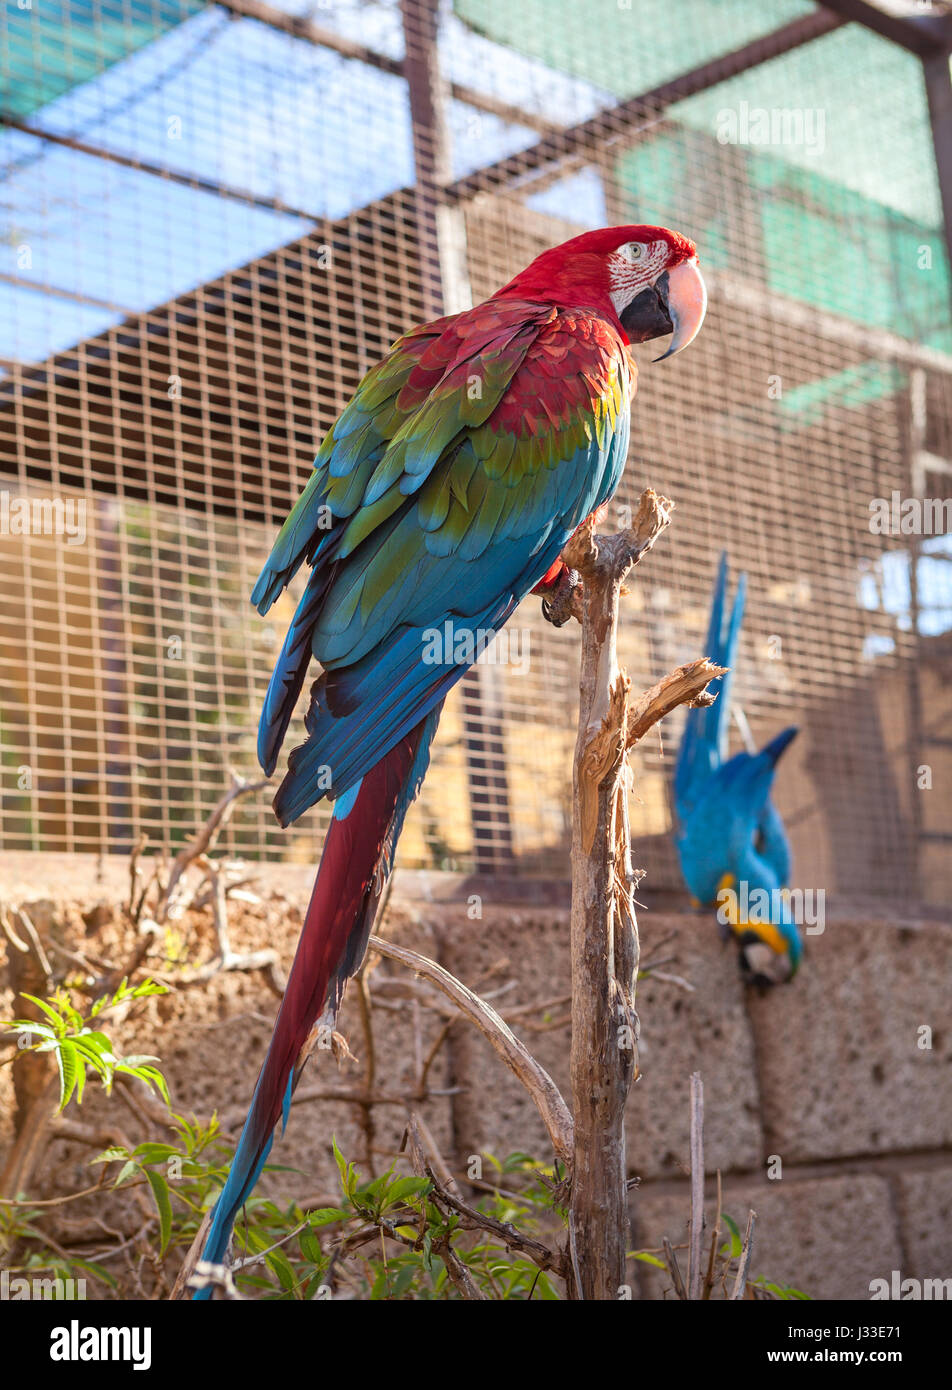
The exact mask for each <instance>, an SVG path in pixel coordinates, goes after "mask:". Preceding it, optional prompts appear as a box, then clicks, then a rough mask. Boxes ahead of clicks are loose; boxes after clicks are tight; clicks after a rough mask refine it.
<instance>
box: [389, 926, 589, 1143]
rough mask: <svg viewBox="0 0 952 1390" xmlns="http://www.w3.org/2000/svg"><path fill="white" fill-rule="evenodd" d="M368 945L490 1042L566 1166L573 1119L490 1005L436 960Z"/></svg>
mask: <svg viewBox="0 0 952 1390" xmlns="http://www.w3.org/2000/svg"><path fill="white" fill-rule="evenodd" d="M370 946H371V947H372V948H373V950H375V951H379V952H380V954H381V955H383V956H388V957H389V958H390V959H391V960H396V961H399V962H400V963H401V964H402V965H405V966H407V967H408V968H409V969H410V970H413V971H415V972H416V974H418V975H422V976H423V977H424V978H425V979H428V980H430V981H432V983H433V984H435V985H436V986H437V987H438V988H439V989H441V990H442V991H443V993H444V994H446V995H447V996H448V997H449V998H450V999H452V1000H453V1002H454V1004H456V1005H457V1006H458V1008H459V1010H460V1012H461V1013H462V1014H464V1015H465V1017H466V1018H468V1019H469V1020H470V1022H471V1023H474V1024H475V1025H476V1027H477V1028H478V1029H479V1030H480V1032H481V1033H482V1034H483V1035H484V1036H485V1037H486V1039H487V1040H488V1041H489V1043H490V1044H491V1046H492V1047H493V1049H494V1050H495V1052H496V1053H497V1054H498V1056H499V1057H501V1058H502V1060H503V1061H504V1062H505V1063H506V1066H507V1067H509V1069H510V1070H511V1071H512V1072H513V1073H514V1074H515V1075H516V1077H518V1079H519V1081H520V1082H521V1083H522V1085H523V1086H524V1087H525V1088H526V1090H527V1091H528V1092H529V1094H530V1095H531V1097H532V1099H533V1101H534V1103H535V1106H536V1109H537V1110H538V1111H539V1114H540V1115H541V1117H542V1122H543V1124H544V1125H545V1127H546V1130H547V1131H548V1135H549V1139H550V1141H551V1143H552V1148H553V1149H554V1151H555V1154H556V1157H557V1158H559V1159H560V1160H561V1161H562V1162H563V1163H568V1162H569V1160H570V1158H571V1154H572V1144H573V1141H572V1117H571V1115H570V1114H569V1111H568V1107H567V1106H566V1104H565V1101H564V1100H563V1099H562V1096H561V1093H560V1092H559V1089H558V1087H557V1086H556V1084H555V1082H554V1081H553V1080H552V1078H551V1077H550V1076H549V1074H548V1072H547V1071H545V1070H544V1069H543V1068H542V1067H541V1066H540V1065H539V1063H538V1062H537V1061H536V1060H535V1058H534V1057H533V1056H532V1054H531V1053H530V1052H529V1051H528V1050H527V1048H526V1047H525V1046H524V1044H523V1043H521V1042H520V1041H519V1039H518V1038H517V1037H516V1036H515V1034H514V1033H513V1032H512V1030H511V1029H510V1028H509V1027H508V1026H507V1024H506V1023H505V1022H504V1021H503V1019H501V1018H500V1016H499V1014H497V1013H496V1011H495V1009H493V1008H492V1007H491V1005H489V1004H487V1003H486V1002H485V1001H484V1000H482V999H480V997H479V996H478V995H476V994H474V993H473V991H472V990H470V989H467V987H466V986H465V985H464V984H463V983H462V982H461V981H460V980H457V979H456V977H455V976H454V975H451V974H450V973H449V971H447V970H444V969H443V967H442V966H441V965H437V963H436V961H432V960H429V959H428V958H427V957H426V956H421V955H419V954H418V953H417V952H416V951H411V950H408V949H407V947H405V946H397V945H395V944H394V943H393V942H391V941H384V940H382V939H381V938H380V937H379V936H371V938H370Z"/></svg>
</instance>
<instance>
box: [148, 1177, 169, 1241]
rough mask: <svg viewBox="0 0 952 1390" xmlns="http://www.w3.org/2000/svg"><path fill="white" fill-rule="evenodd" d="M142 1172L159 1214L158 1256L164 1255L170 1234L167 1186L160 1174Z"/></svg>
mask: <svg viewBox="0 0 952 1390" xmlns="http://www.w3.org/2000/svg"><path fill="white" fill-rule="evenodd" d="M142 1171H143V1172H144V1173H145V1175H146V1177H147V1178H148V1180H149V1186H150V1187H151V1188H152V1196H153V1197H154V1198H155V1205H156V1208H157V1210H158V1213H159V1236H160V1245H159V1254H160V1255H164V1254H165V1251H166V1249H167V1247H168V1243H169V1238H170V1236H171V1234H172V1200H171V1198H170V1197H169V1185H168V1183H167V1182H166V1181H165V1178H163V1176H162V1174H161V1173H156V1172H155V1171H154V1169H152V1168H143V1170H142Z"/></svg>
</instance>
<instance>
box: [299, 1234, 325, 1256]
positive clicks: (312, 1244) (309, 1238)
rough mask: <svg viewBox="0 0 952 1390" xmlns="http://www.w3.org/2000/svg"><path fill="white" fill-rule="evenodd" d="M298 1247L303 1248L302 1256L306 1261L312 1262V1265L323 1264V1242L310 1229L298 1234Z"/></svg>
mask: <svg viewBox="0 0 952 1390" xmlns="http://www.w3.org/2000/svg"><path fill="white" fill-rule="evenodd" d="M298 1245H299V1246H300V1247H301V1254H302V1255H303V1256H304V1258H305V1259H306V1260H310V1262H311V1264H312V1265H318V1264H321V1263H323V1260H324V1251H323V1250H322V1249H321V1242H320V1241H319V1240H318V1238H317V1236H316V1235H315V1234H314V1232H313V1231H312V1230H311V1229H310V1228H309V1227H307V1228H305V1229H304V1230H303V1231H299V1232H298Z"/></svg>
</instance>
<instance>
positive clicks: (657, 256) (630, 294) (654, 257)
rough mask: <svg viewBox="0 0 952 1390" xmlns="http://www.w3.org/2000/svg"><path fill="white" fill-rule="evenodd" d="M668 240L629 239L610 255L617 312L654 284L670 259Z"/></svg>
mask: <svg viewBox="0 0 952 1390" xmlns="http://www.w3.org/2000/svg"><path fill="white" fill-rule="evenodd" d="M670 253H671V248H670V246H669V245H668V243H667V242H666V241H649V242H643V241H626V242H625V243H624V244H623V245H621V246H619V247H618V249H617V250H616V251H613V252H612V253H611V255H610V256H609V257H608V283H609V293H610V295H611V301H612V304H614V306H615V313H616V314H619V315H620V314H621V312H622V310H623V309H624V308H625V306H626V305H628V304H630V303H631V301H632V300H633V299H634V298H635V296H636V295H638V294H640V293H641V291H642V290H645V289H647V288H648V286H649V285H653V284H654V282H655V280H657V278H658V276H659V275H660V274H661V272H662V271H663V270H664V268H665V266H666V265H667V263H668V256H669V255H670Z"/></svg>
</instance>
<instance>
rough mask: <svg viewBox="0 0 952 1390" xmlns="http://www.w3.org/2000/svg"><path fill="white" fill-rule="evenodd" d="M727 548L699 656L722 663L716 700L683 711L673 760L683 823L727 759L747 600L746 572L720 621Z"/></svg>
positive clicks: (719, 570) (722, 556)
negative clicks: (723, 672)
mask: <svg viewBox="0 0 952 1390" xmlns="http://www.w3.org/2000/svg"><path fill="white" fill-rule="evenodd" d="M727 578H728V567H727V552H726V551H722V552H721V558H720V563H719V565H718V567H717V578H716V580H715V581H714V593H713V596H712V599H711V617H710V622H709V623H708V629H707V643H706V646H705V650H704V655H705V656H706V657H708V658H709V660H711V661H713V662H714V664H715V665H717V666H726V667H727V674H726V675H725V676H722V677H721V680H720V685H719V689H718V692H717V699H716V700H715V701H714V703H713V704H712V705H709V706H708V707H707V708H706V709H692V710H689V711H688V716H687V721H686V723H685V726H684V734H683V736H682V739H681V747H680V749H679V750H678V761H677V764H676V766H675V771H674V798H675V805H676V807H677V811H678V814H679V816H680V817H681V819H682V821H683V820H684V819H685V818H686V815H687V813H688V811H689V810H690V807H691V806H692V804H693V803H694V801H695V799H696V797H697V795H698V792H699V791H700V790H701V789H702V788H703V787H704V786H705V785H706V783H707V781H708V779H709V778H710V776H711V774H712V773H714V772H716V771H717V769H718V768H719V767H720V766H721V765H722V764H723V763H725V762H726V761H727V756H728V750H729V743H730V716H731V708H730V699H731V687H732V685H733V679H734V669H735V667H736V665H737V648H738V645H739V643H740V629H741V624H742V623H743V621H744V606H745V603H746V599H747V576H746V574H742V575H741V576H740V578H739V579H738V581H737V592H736V594H735V595H734V603H733V606H732V608H731V612H730V618H729V619H727V621H726V622H725V613H726V608H727Z"/></svg>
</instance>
